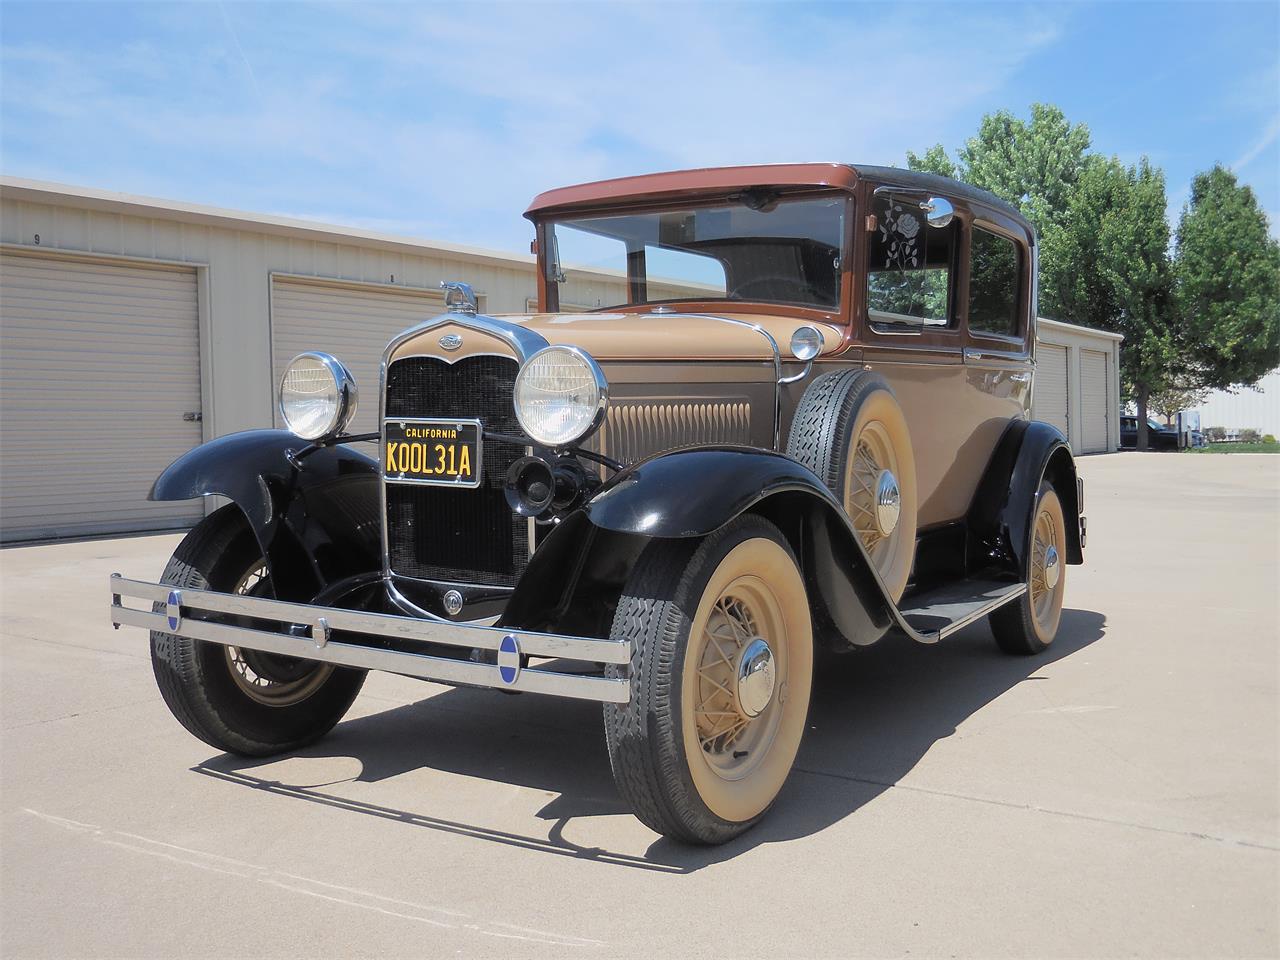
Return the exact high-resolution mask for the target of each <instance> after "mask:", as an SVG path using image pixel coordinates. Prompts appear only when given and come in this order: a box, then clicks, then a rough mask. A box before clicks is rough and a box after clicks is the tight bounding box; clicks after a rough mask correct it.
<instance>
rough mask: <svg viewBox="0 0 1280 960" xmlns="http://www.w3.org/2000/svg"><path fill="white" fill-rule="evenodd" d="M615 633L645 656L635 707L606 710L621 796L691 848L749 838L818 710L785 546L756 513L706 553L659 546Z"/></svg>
mask: <svg viewBox="0 0 1280 960" xmlns="http://www.w3.org/2000/svg"><path fill="white" fill-rule="evenodd" d="M612 635H613V636H614V637H615V638H624V637H625V638H627V639H629V640H630V641H631V643H632V645H633V648H632V655H631V665H630V669H631V700H630V702H629V703H626V704H607V705H606V706H605V708H604V720H605V735H606V739H607V742H608V746H609V760H610V764H611V766H612V768H613V775H614V780H615V781H616V783H617V785H618V790H619V792H620V793H621V794H622V796H623V797H624V799H626V800H627V801H629V802H630V804H631V806H632V809H633V810H634V811H635V813H636V816H638V817H639V818H640V820H641V821H643V822H644V823H645V824H646V825H648V826H649V827H651V828H652V829H654V830H656V831H657V832H659V833H662V834H665V835H666V836H669V837H674V838H676V839H679V840H684V841H687V842H690V843H723V842H725V841H727V840H730V839H732V838H733V837H735V836H737V835H738V834H740V833H742V832H743V831H745V830H747V829H748V828H749V827H751V826H752V825H753V824H754V823H755V822H756V821H757V820H759V819H760V818H761V817H762V816H763V815H764V813H765V812H766V811H767V810H768V809H769V807H770V805H771V804H772V803H773V801H774V799H775V798H776V797H777V795H778V792H779V791H780V790H781V789H782V786H783V784H784V783H785V782H786V779H787V776H788V774H789V773H790V772H791V766H792V764H793V763H794V762H795V758H796V753H797V751H798V750H799V748H800V739H801V737H802V736H803V734H804V725H805V718H806V716H807V714H808V710H809V690H810V686H811V683H812V678H813V630H812V625H811V621H810V616H809V605H808V599H807V597H806V595H805V589H804V581H803V579H802V577H801V575H800V571H799V569H798V567H797V564H796V560H795V556H794V554H793V553H792V552H791V548H790V547H789V545H788V544H787V541H786V539H785V538H784V537H783V536H782V534H781V533H780V532H779V531H778V529H777V528H776V527H775V526H773V525H772V524H771V523H769V522H768V521H766V520H764V519H762V518H760V517H755V516H750V515H748V516H745V517H740V518H739V519H737V520H735V521H733V522H732V523H729V524H727V525H726V526H725V527H724V528H722V529H721V530H719V531H717V532H716V533H714V534H712V535H711V536H710V537H707V538H706V539H704V540H702V541H701V542H692V543H691V542H688V541H671V540H666V541H654V542H652V543H651V544H649V546H648V547H646V549H645V551H644V553H643V554H642V555H641V557H640V560H639V562H638V563H637V565H636V568H635V570H634V571H633V573H632V575H631V577H630V579H629V580H628V582H627V586H626V588H625V590H624V592H623V596H622V598H621V599H620V601H619V603H618V609H617V612H616V615H615V617H614V622H613V631H612ZM611 671H612V672H613V674H614V675H616V672H617V668H611Z"/></svg>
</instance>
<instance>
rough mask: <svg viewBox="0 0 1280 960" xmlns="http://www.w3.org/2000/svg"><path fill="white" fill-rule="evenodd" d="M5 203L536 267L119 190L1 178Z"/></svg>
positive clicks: (454, 247)
mask: <svg viewBox="0 0 1280 960" xmlns="http://www.w3.org/2000/svg"><path fill="white" fill-rule="evenodd" d="M0 197H5V198H13V199H15V200H23V201H26V202H29V203H46V204H52V205H54V206H74V207H79V208H82V209H83V208H88V209H91V210H101V211H103V212H106V213H120V214H128V215H130V216H138V217H150V218H153V219H157V220H176V221H180V222H182V223H200V224H205V225H207V226H213V227H224V228H228V229H232V230H244V229H252V230H254V231H256V232H259V233H266V234H272V235H275V236H281V237H296V238H302V239H307V240H322V241H327V242H337V243H346V244H350V245H355V246H363V247H372V248H376V249H381V250H391V251H395V252H397V253H412V254H416V255H419V256H421V255H423V254H435V255H437V256H445V257H466V258H468V259H472V260H476V259H478V260H483V261H486V262H488V263H492V264H496V265H498V266H507V267H513V268H528V267H531V266H533V264H534V263H535V262H536V261H535V258H534V257H533V256H532V255H531V254H521V253H513V252H508V251H505V250H491V249H487V248H484V247H471V246H466V245H463V244H456V243H445V242H443V241H438V240H427V239H422V238H417V237H408V236H402V235H398V234H393V233H380V232H378V231H374V230H364V229H361V228H359V227H344V226H342V225H340V224H331V223H322V222H319V221H313V220H300V219H297V218H295V217H280V216H275V215H272V214H266V213H251V212H249V211H245V210H232V209H227V208H224V207H214V206H208V205H206V204H200V203H187V202H185V201H181V200H164V199H160V198H157V197H143V196H136V195H133V194H128V193H121V192H120V191H117V190H101V189H98V188H96V187H82V186H76V185H72V184H65V183H53V182H50V181H45V180H30V179H27V178H24V177H12V176H4V175H0Z"/></svg>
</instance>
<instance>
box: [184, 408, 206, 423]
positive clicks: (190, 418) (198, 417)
mask: <svg viewBox="0 0 1280 960" xmlns="http://www.w3.org/2000/svg"><path fill="white" fill-rule="evenodd" d="M182 420H183V422H184V423H200V422H201V421H203V420H204V414H203V413H201V412H200V411H199V410H188V411H187V412H186V413H184V414H183V415H182Z"/></svg>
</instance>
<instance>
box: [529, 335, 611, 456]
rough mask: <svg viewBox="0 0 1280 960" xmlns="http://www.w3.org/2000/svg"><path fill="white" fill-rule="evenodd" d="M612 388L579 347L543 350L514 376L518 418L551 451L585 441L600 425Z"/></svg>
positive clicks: (598, 366) (595, 364)
mask: <svg viewBox="0 0 1280 960" xmlns="http://www.w3.org/2000/svg"><path fill="white" fill-rule="evenodd" d="M608 397H609V385H608V383H607V382H606V381H605V378H604V372H603V371H602V370H601V369H600V365H599V364H598V363H596V362H595V360H593V359H591V356H590V355H589V354H588V353H587V352H586V351H585V350H580V349H578V348H577V347H545V348H543V349H542V350H539V351H538V352H537V353H535V354H534V355H533V356H532V357H530V358H529V359H528V360H527V361H526V362H525V365H524V366H523V367H521V368H520V375H519V376H517V377H516V390H515V407H516V419H517V420H519V421H520V426H521V427H523V428H524V432H525V433H527V434H528V435H529V436H530V437H532V438H533V439H534V440H536V441H537V442H538V443H541V444H544V445H546V446H548V447H563V446H566V445H567V444H570V443H574V442H575V441H578V440H581V439H582V438H583V437H585V436H587V435H588V434H590V433H591V431H592V430H594V429H595V428H596V427H597V426H599V423H600V417H601V416H602V415H603V413H604V408H605V404H606V403H607V402H608Z"/></svg>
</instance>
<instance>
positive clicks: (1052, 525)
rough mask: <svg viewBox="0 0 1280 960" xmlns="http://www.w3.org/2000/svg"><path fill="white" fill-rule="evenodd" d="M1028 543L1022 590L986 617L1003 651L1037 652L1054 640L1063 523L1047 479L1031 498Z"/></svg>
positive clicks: (1063, 574)
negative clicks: (1031, 518) (1032, 501)
mask: <svg viewBox="0 0 1280 960" xmlns="http://www.w3.org/2000/svg"><path fill="white" fill-rule="evenodd" d="M1028 539H1029V543H1028V545H1027V572H1026V577H1027V592H1026V593H1024V594H1023V595H1022V596H1021V597H1020V598H1019V599H1018V600H1016V601H1014V602H1013V603H1007V604H1005V605H1004V606H1003V607H1001V608H1000V609H999V610H997V611H996V612H995V613H993V614H991V632H992V633H993V634H994V635H995V638H996V643H997V644H999V645H1000V649H1001V650H1003V651H1004V652H1005V653H1015V654H1032V653H1040V652H1041V651H1042V650H1044V649H1045V648H1046V647H1048V646H1049V644H1051V643H1052V642H1053V638H1054V636H1055V635H1056V634H1057V632H1058V623H1059V621H1060V620H1061V619H1062V599H1063V596H1064V594H1065V592H1066V586H1067V571H1066V558H1067V525H1066V521H1065V520H1064V518H1063V514H1062V501H1060V500H1059V499H1058V494H1057V491H1055V490H1054V489H1053V485H1052V484H1051V483H1049V482H1048V481H1047V480H1046V481H1045V482H1044V483H1042V484H1041V485H1040V490H1039V492H1038V493H1037V495H1036V506H1035V513H1034V520H1033V521H1032V524H1031V531H1030V535H1029V537H1028Z"/></svg>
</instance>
